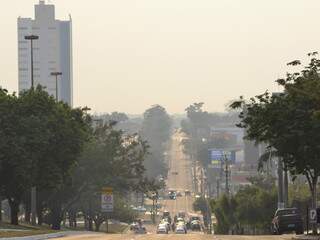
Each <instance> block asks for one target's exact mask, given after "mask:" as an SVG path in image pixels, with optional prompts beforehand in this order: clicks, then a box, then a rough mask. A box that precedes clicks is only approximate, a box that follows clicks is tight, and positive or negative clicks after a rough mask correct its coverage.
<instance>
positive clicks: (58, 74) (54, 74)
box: [51, 72, 62, 102]
mask: <svg viewBox="0 0 320 240" xmlns="http://www.w3.org/2000/svg"><path fill="white" fill-rule="evenodd" d="M61 75H62V72H52V73H51V76H55V77H56V101H57V102H58V76H61Z"/></svg>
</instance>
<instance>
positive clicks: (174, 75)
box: [0, 0, 320, 113]
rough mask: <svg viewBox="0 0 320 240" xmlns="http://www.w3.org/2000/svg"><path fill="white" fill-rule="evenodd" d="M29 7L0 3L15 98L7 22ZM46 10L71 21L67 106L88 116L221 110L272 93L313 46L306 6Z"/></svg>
mask: <svg viewBox="0 0 320 240" xmlns="http://www.w3.org/2000/svg"><path fill="white" fill-rule="evenodd" d="M37 2H38V1H36V0H24V1H21V0H10V1H6V2H4V1H3V2H2V4H3V3H5V5H4V6H3V7H2V9H3V10H4V11H2V13H1V15H0V27H1V35H2V36H3V37H2V38H1V45H0V51H1V58H0V68H1V69H2V70H3V71H2V78H1V82H0V85H3V86H5V87H6V88H7V89H8V90H9V91H10V92H12V91H17V89H18V81H17V79H18V75H17V60H16V58H17V43H16V42H17V29H16V21H17V17H18V16H22V17H31V16H32V17H33V15H34V13H33V11H34V9H33V5H34V4H35V3H37ZM51 3H53V4H55V5H56V15H57V18H59V19H67V18H68V14H69V13H70V14H71V16H72V19H73V55H74V61H73V66H74V83H73V85H74V105H75V106H83V105H88V106H90V107H91V108H92V110H93V111H95V112H111V111H123V112H127V113H142V112H143V111H144V110H145V109H146V108H148V107H150V106H151V105H153V104H161V105H163V106H164V107H166V109H167V110H168V112H170V113H181V112H183V111H184V109H185V108H186V107H187V106H188V105H189V104H190V103H193V102H199V101H203V102H205V103H206V109H207V110H209V111H224V110H225V104H226V103H227V102H228V101H230V100H232V99H235V98H236V96H239V95H245V96H248V97H250V96H252V95H255V94H258V93H261V92H262V91H264V90H266V89H269V90H271V91H274V90H278V89H277V87H276V85H275V84H274V80H276V79H277V78H278V77H282V76H283V75H284V74H285V72H286V70H287V67H286V63H287V62H289V61H291V60H294V59H296V58H300V59H301V58H304V56H305V54H306V53H308V52H310V51H314V50H317V48H318V46H319V42H320V34H319V32H317V31H314V30H315V29H318V25H317V24H318V20H317V16H318V13H319V9H320V2H319V1H316V0H310V1H308V4H305V1H296V0H282V1H277V0H268V1H267V0H264V1H262V0H260V1H254V0H224V1H214V0H201V1H195V0H161V1H159V0H117V1H109V0H108V1H105V0H91V1H76V0H68V1H58V0H56V1H54V0H52V1H51ZM305 13H308V14H307V15H306V14H305Z"/></svg>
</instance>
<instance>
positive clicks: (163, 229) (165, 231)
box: [157, 224, 169, 234]
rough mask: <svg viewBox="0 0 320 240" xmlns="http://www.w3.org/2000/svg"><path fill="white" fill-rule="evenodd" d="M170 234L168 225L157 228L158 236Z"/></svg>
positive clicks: (160, 225)
mask: <svg viewBox="0 0 320 240" xmlns="http://www.w3.org/2000/svg"><path fill="white" fill-rule="evenodd" d="M168 233H169V231H168V228H167V226H166V224H159V226H158V228H157V234H168Z"/></svg>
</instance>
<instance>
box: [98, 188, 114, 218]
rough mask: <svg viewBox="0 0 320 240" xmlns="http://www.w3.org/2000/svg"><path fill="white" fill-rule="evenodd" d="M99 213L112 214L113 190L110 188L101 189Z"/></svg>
mask: <svg viewBox="0 0 320 240" xmlns="http://www.w3.org/2000/svg"><path fill="white" fill-rule="evenodd" d="M101 211H102V212H105V213H109V212H113V189H112V188H110V187H106V188H103V189H102V192H101Z"/></svg>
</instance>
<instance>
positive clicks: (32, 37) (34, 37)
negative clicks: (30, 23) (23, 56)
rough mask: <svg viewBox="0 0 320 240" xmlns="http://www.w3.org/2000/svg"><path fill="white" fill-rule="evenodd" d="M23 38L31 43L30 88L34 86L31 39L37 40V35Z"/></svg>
mask: <svg viewBox="0 0 320 240" xmlns="http://www.w3.org/2000/svg"><path fill="white" fill-rule="evenodd" d="M24 39H25V40H29V41H30V43H31V88H32V89H33V87H34V79H33V41H34V40H38V39H39V36H36V35H28V36H25V37H24Z"/></svg>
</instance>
